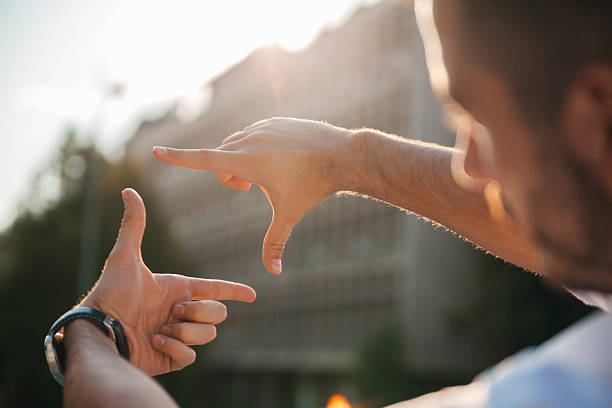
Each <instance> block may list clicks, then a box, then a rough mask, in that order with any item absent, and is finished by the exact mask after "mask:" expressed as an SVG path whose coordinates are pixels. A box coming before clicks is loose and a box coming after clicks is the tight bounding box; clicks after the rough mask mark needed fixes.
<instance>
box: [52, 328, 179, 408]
mask: <svg viewBox="0 0 612 408" xmlns="http://www.w3.org/2000/svg"><path fill="white" fill-rule="evenodd" d="M65 344H66V364H67V367H66V376H65V381H64V405H65V406H66V407H159V408H162V407H176V404H175V403H174V401H173V400H172V399H171V398H170V396H169V395H168V394H167V393H166V392H165V391H164V389H163V388H162V387H161V386H160V385H159V384H157V383H156V382H155V381H154V380H153V379H152V378H150V377H149V376H148V375H146V374H145V373H143V372H142V371H140V370H138V369H137V368H136V367H134V366H133V365H131V364H130V363H129V362H128V361H126V360H125V359H123V358H122V357H121V356H119V354H118V353H117V350H116V348H115V345H114V344H113V342H112V341H111V340H110V338H108V337H107V336H106V335H105V334H104V333H103V332H102V331H101V329H100V328H98V327H97V326H95V325H94V324H93V323H91V322H88V321H85V320H77V321H75V322H73V323H71V324H70V325H69V326H68V327H67V328H66V334H65Z"/></svg>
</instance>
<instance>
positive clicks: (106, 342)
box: [64, 319, 119, 355]
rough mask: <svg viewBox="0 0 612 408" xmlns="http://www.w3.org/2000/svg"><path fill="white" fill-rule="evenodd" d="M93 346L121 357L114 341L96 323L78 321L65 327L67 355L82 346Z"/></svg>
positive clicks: (83, 320) (84, 320)
mask: <svg viewBox="0 0 612 408" xmlns="http://www.w3.org/2000/svg"><path fill="white" fill-rule="evenodd" d="M92 344H95V345H96V347H99V348H102V349H108V350H109V351H111V352H113V353H114V354H117V355H119V352H118V351H117V347H116V346H115V343H114V342H113V340H112V339H111V338H110V337H108V334H107V333H106V332H104V330H103V329H102V328H101V327H100V326H98V325H97V324H96V323H94V322H92V321H90V320H86V319H77V320H74V321H72V322H70V323H68V324H67V325H66V327H64V346H65V348H66V353H67V354H70V353H71V351H75V350H78V349H79V348H80V347H82V346H86V347H90V346H91V345H92Z"/></svg>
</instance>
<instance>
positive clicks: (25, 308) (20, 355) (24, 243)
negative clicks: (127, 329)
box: [0, 132, 189, 407]
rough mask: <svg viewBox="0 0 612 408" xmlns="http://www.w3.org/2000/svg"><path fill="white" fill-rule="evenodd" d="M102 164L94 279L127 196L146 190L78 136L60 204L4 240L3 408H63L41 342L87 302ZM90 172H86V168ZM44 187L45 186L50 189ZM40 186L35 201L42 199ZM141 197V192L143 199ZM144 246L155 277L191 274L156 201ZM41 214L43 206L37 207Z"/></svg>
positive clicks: (130, 171)
mask: <svg viewBox="0 0 612 408" xmlns="http://www.w3.org/2000/svg"><path fill="white" fill-rule="evenodd" d="M94 161H95V163H96V166H97V170H98V171H97V173H98V174H97V180H96V182H95V190H96V195H97V197H98V199H99V200H100V202H99V204H100V205H99V206H98V208H99V212H98V217H99V226H100V228H99V234H98V235H99V236H98V237H97V240H96V241H97V242H98V245H97V247H96V248H94V262H93V263H94V264H95V265H96V267H95V268H96V269H97V270H95V271H93V272H94V273H93V274H92V276H93V277H94V278H95V277H97V275H98V274H99V272H100V271H101V269H102V266H103V265H104V261H105V259H106V256H107V255H108V253H109V251H110V249H111V248H112V246H113V244H114V241H115V237H116V234H117V231H118V228H119V224H120V220H121V217H122V213H123V203H122V200H121V195H120V192H121V190H122V189H123V188H124V187H128V186H131V187H135V188H136V189H138V187H139V184H140V183H139V175H138V171H137V170H136V169H135V168H134V167H133V166H131V165H130V163H126V162H121V163H117V164H111V163H109V162H107V161H106V160H105V159H104V158H103V157H102V156H101V155H100V154H99V153H98V152H97V151H96V150H95V149H94V148H92V147H91V146H80V145H79V144H78V143H77V142H76V138H75V135H74V132H69V133H68V134H67V136H66V140H65V143H64V144H63V146H62V148H61V150H60V152H59V154H58V155H57V157H56V158H55V160H53V161H52V163H51V164H50V165H49V166H48V168H47V172H49V173H55V174H57V175H58V177H59V178H60V182H61V187H60V190H61V191H60V195H59V198H58V199H56V200H54V201H53V202H51V203H50V204H47V205H45V206H42V208H43V209H42V210H40V211H37V212H35V211H33V210H32V209H29V210H26V211H24V212H23V213H22V214H21V215H20V216H19V217H18V219H17V220H16V221H15V223H14V224H13V225H12V227H11V228H10V229H9V230H7V231H6V232H5V233H4V235H3V236H2V238H1V241H0V242H1V243H0V249H1V250H2V252H3V253H4V254H8V260H7V262H6V264H4V265H0V266H1V267H2V270H1V271H0V299H2V310H1V318H2V325H3V326H2V329H1V330H0V406H20V407H44V406H49V407H57V406H60V405H61V387H59V386H58V385H57V384H55V382H54V381H53V379H52V378H51V376H50V375H49V373H48V369H47V366H46V362H45V359H44V354H43V347H42V341H43V338H44V335H45V334H46V331H47V330H48V329H49V327H50V325H51V324H52V323H53V321H54V320H55V319H56V318H57V317H59V316H60V315H61V314H62V313H63V312H65V311H67V310H68V309H69V308H71V307H72V306H73V305H74V304H75V303H76V302H77V301H78V300H79V298H80V297H81V296H82V295H83V293H79V292H78V290H77V282H78V268H79V257H80V248H81V244H82V238H83V237H82V222H83V214H84V211H83V206H84V195H85V182H86V181H85V180H87V179H88V177H87V171H89V169H90V168H91V167H92V163H93V162H94ZM81 165H84V166H85V170H87V171H85V172H83V171H82V170H84V169H81V168H80V167H82V166H81ZM43 187H44V186H43ZM38 189H39V187H38V186H36V185H35V186H34V188H33V190H32V194H31V197H30V202H33V201H36V200H38V199H39V191H38ZM141 193H142V192H141ZM143 199H144V200H145V203H146V204H147V205H148V214H147V216H148V224H147V231H146V233H145V237H144V241H143V254H144V257H145V261H146V262H147V263H148V265H149V266H150V267H151V269H152V270H154V271H163V272H177V273H186V272H188V269H187V267H188V266H189V264H188V263H187V262H186V261H185V258H184V257H182V256H181V251H180V248H178V246H177V245H175V244H174V242H173V241H172V239H171V237H170V234H169V231H168V229H167V226H166V225H167V223H164V222H163V220H161V219H160V217H159V216H158V214H157V212H156V210H155V209H156V206H155V204H154V203H153V202H152V200H151V199H150V197H147V196H143ZM37 207H39V208H40V207H41V206H37Z"/></svg>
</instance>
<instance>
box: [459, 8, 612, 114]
mask: <svg viewBox="0 0 612 408" xmlns="http://www.w3.org/2000/svg"><path fill="white" fill-rule="evenodd" d="M459 4H460V7H459V14H460V18H461V21H460V30H461V32H462V34H463V35H465V36H466V37H465V39H466V40H467V41H469V42H470V46H469V48H470V49H471V50H472V51H473V55H471V57H474V58H476V60H477V61H478V62H479V63H483V64H485V65H486V66H488V67H490V68H492V69H494V70H495V71H496V72H499V73H500V74H501V75H502V77H503V78H504V79H506V80H507V81H508V83H509V85H510V88H511V89H512V92H513V93H514V95H513V96H514V97H515V98H516V100H517V102H518V104H519V106H520V109H521V111H522V113H523V114H524V116H525V118H526V119H527V121H528V122H530V123H531V124H533V125H543V124H546V123H548V124H551V121H556V120H557V119H558V113H559V109H560V107H561V106H560V105H561V103H562V101H563V97H564V96H565V93H566V92H567V89H568V86H569V84H570V83H571V80H572V79H573V78H574V77H575V75H576V74H577V73H578V72H579V71H580V70H581V69H582V68H584V67H586V66H587V65H589V64H597V63H604V64H610V63H612V0H555V1H545V0H500V1H497V0H461V1H459Z"/></svg>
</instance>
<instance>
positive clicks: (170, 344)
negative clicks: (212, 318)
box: [152, 334, 196, 370]
mask: <svg viewBox="0 0 612 408" xmlns="http://www.w3.org/2000/svg"><path fill="white" fill-rule="evenodd" d="M152 343H153V347H155V348H156V349H157V350H159V351H161V352H162V353H164V354H165V355H167V356H168V357H170V359H171V360H172V368H173V369H174V370H181V369H183V368H185V367H187V366H188V365H191V364H193V363H194V361H195V359H196V352H195V351H194V350H193V349H192V348H190V347H187V346H186V345H185V344H184V343H182V342H181V341H179V340H176V339H173V338H170V337H167V336H162V335H160V334H156V335H155V336H153V340H152Z"/></svg>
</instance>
